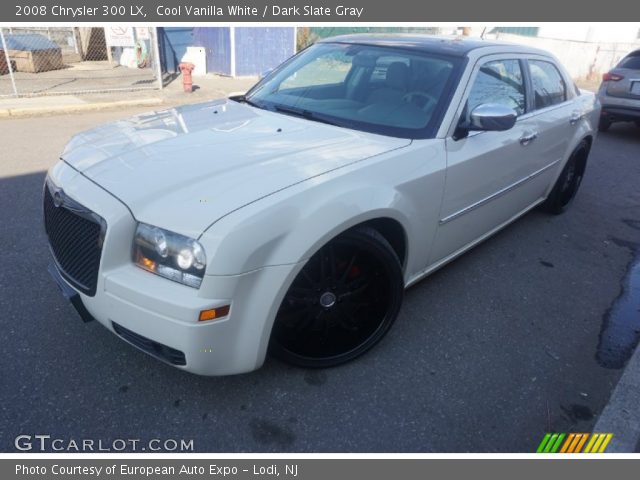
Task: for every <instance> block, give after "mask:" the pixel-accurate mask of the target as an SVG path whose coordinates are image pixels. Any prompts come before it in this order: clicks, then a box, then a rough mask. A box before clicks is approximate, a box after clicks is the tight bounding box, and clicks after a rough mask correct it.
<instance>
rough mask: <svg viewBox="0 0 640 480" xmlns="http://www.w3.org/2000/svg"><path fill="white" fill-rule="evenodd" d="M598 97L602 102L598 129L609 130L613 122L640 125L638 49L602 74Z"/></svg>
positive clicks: (639, 61) (639, 62) (639, 64)
mask: <svg viewBox="0 0 640 480" xmlns="http://www.w3.org/2000/svg"><path fill="white" fill-rule="evenodd" d="M598 98H599V99H600V103H601V104H602V115H601V117H600V131H602V132H605V131H607V130H609V127H611V125H612V124H613V123H615V122H635V124H636V125H637V126H638V127H640V50H636V51H634V52H631V53H630V54H629V55H627V56H626V57H624V58H623V59H622V60H621V61H620V63H618V65H617V66H616V68H614V69H613V70H611V71H610V72H608V73H605V74H604V75H603V76H602V84H601V85H600V90H599V91H598Z"/></svg>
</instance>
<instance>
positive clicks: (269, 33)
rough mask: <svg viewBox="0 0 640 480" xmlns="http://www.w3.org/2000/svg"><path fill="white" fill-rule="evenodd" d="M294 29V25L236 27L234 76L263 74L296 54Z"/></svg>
mask: <svg viewBox="0 0 640 480" xmlns="http://www.w3.org/2000/svg"><path fill="white" fill-rule="evenodd" d="M295 32H296V29H295V28H292V27H268V28H263V27H236V28H235V35H234V37H235V53H236V64H235V70H236V71H235V75H236V76H238V77H244V76H256V75H262V74H263V73H264V72H266V71H267V70H271V69H273V68H275V67H277V66H278V65H280V64H281V63H282V62H284V61H285V60H286V59H287V58H289V57H290V56H291V55H293V54H294V53H295V48H296V46H295V41H296V39H295Z"/></svg>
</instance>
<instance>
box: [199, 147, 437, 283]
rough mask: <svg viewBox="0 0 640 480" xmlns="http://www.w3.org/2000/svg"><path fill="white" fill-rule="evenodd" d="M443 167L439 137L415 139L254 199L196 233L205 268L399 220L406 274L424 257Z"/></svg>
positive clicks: (270, 257) (256, 262) (283, 258)
mask: <svg viewBox="0 0 640 480" xmlns="http://www.w3.org/2000/svg"><path fill="white" fill-rule="evenodd" d="M445 169H446V156H445V151H444V143H443V142H442V141H441V140H427V141H422V142H414V143H413V144H412V145H411V146H409V147H406V148H403V149H400V150H399V151H396V152H389V153H388V154H385V155H383V156H380V157H377V158H375V159H369V160H367V161H364V162H362V163H359V164H355V165H352V166H349V167H346V168H343V169H340V170H337V171H333V172H330V173H328V174H325V175H322V176H320V177H315V178H312V179H309V180H307V181H305V182H302V183H300V184H298V185H295V186H293V187H290V188H288V189H285V190H283V191H281V192H278V193H276V194H274V195H271V196H269V197H267V198H265V199H262V200H259V201H257V202H254V203H252V204H251V205H248V206H246V207H243V208H242V209H241V210H239V211H236V212H232V213H231V214H229V215H227V216H226V217H224V218H222V219H221V220H219V221H218V222H216V223H215V224H214V225H212V226H211V227H210V228H209V229H208V230H207V231H206V232H205V233H204V234H203V235H202V237H201V239H200V241H201V243H202V244H203V245H204V247H205V250H206V251H207V255H208V258H209V262H208V267H207V274H208V275H234V274H239V273H244V272H249V271H252V270H256V269H259V268H262V267H266V266H274V265H285V264H295V263H299V262H301V261H305V260H307V259H308V258H309V257H311V256H312V255H313V253H315V252H316V251H317V250H318V249H319V248H320V247H321V246H322V245H324V244H326V243H327V242H328V241H329V240H331V239H332V238H334V237H335V236H337V235H339V234H340V233H342V232H344V231H345V230H347V229H349V228H351V227H353V226H354V225H358V224H360V223H363V222H366V221H368V220H372V219H377V218H389V219H392V220H395V221H396V222H398V223H399V224H400V225H401V226H402V228H403V230H404V233H405V238H406V239H407V245H406V250H407V256H406V262H405V278H408V277H407V276H408V275H409V276H410V274H412V273H413V272H414V271H417V269H419V268H418V267H419V266H420V264H421V263H424V261H426V259H427V258H428V251H429V248H430V246H431V241H432V240H433V237H434V235H435V228H436V226H437V224H438V216H439V212H440V206H441V200H442V193H443V188H444V179H445ZM210 252H211V253H210Z"/></svg>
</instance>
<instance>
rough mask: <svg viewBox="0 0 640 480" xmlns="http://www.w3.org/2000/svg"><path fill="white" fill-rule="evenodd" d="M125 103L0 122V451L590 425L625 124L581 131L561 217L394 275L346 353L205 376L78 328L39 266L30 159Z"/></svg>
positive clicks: (506, 441)
mask: <svg viewBox="0 0 640 480" xmlns="http://www.w3.org/2000/svg"><path fill="white" fill-rule="evenodd" d="M139 111H141V109H127V110H121V111H110V112H97V113H96V112H91V113H86V114H82V115H79V114H78V115H61V116H49V117H33V118H16V119H3V120H0V140H1V143H2V152H3V153H2V157H1V160H0V247H1V248H0V253H1V257H0V258H1V261H2V266H1V267H0V312H1V313H2V317H1V319H0V339H1V342H2V360H1V362H2V373H1V376H0V451H4V452H14V451H16V449H15V445H14V439H15V437H16V436H18V435H32V436H33V435H51V437H52V438H61V439H65V440H66V441H69V440H70V439H74V440H76V441H78V440H79V441H81V440H82V439H94V440H95V441H96V442H97V441H98V440H102V441H103V442H104V444H106V445H109V444H110V442H112V441H113V440H114V439H141V441H142V442H146V441H147V440H149V439H155V438H157V439H169V438H171V439H186V440H190V439H192V440H193V446H194V449H195V451H200V452H245V451H250V452H271V451H286V452H289V451H291V452H297V451H304V452H376V451H390V452H497V451H500V452H504V451H508V452H513V451H515V452H533V451H535V449H536V447H537V445H538V444H539V442H540V440H541V439H542V437H543V435H544V434H545V433H546V432H588V431H591V429H592V428H593V426H594V425H595V422H596V420H597V418H598V415H599V414H600V412H601V411H602V410H603V408H604V407H605V405H606V404H607V402H608V400H609V397H610V395H611V392H612V391H613V389H614V387H615V386H616V384H617V382H618V379H619V378H620V376H621V374H622V372H623V369H622V368H620V367H616V368H614V367H611V365H605V366H603V364H602V362H601V361H600V360H599V357H598V356H597V354H598V346H599V343H600V335H601V331H602V329H603V328H604V326H605V325H606V324H607V321H608V319H609V316H610V314H611V313H610V312H611V311H612V310H615V309H614V308H613V307H614V305H615V303H616V300H617V299H618V297H620V296H621V295H623V293H624V290H625V281H626V279H627V278H628V276H627V272H628V270H629V268H630V267H631V265H633V262H634V258H636V257H637V255H639V254H640V229H639V226H640V208H639V206H640V188H638V185H640V181H639V180H640V161H639V158H640V129H637V128H636V127H634V126H632V125H631V124H620V125H615V126H614V127H612V129H611V130H610V132H608V133H605V134H601V135H600V136H599V138H598V140H597V142H596V144H595V145H594V148H593V151H592V154H591V157H590V159H589V165H588V168H587V173H586V177H585V179H584V182H583V184H582V188H581V191H580V192H579V194H578V197H577V199H576V200H575V202H574V204H573V206H572V208H571V209H570V210H569V211H568V212H567V213H566V214H564V215H561V216H557V217H553V216H548V215H546V214H543V213H540V212H538V211H533V212H531V213H529V214H528V215H526V216H525V217H523V218H522V219H520V220H518V221H517V222H516V223H514V224H513V225H511V226H509V227H508V228H506V229H505V230H503V231H502V232H500V233H498V234H497V235H495V236H493V237H492V238H490V239H489V240H487V241H486V242H484V243H483V244H481V245H480V246H478V247H476V248H475V249H473V250H471V251H470V252H468V253H467V254H465V255H463V256H462V257H460V258H459V259H457V260H456V261H454V262H453V263H451V264H449V265H448V266H446V267H444V268H443V269H441V270H440V271H438V272H437V273H435V274H434V275H432V276H431V277H429V278H427V279H425V280H424V281H422V282H420V283H419V284H417V285H416V286H414V287H412V288H411V289H410V290H409V291H408V292H407V294H406V299H405V302H404V306H403V308H402V311H401V314H400V317H399V319H398V321H397V323H396V324H395V326H394V328H393V329H392V331H391V332H390V333H389V335H388V336H387V338H386V339H385V340H384V341H383V342H381V343H380V344H379V345H378V346H377V347H376V348H375V349H374V350H372V351H371V352H370V353H368V354H367V355H365V356H364V357H362V358H360V359H359V360H357V361H354V362H352V363H350V364H348V365H345V366H342V367H339V368H334V369H329V370H313V371H312V370H304V369H299V368H294V367H290V366H287V365H285V364H282V363H280V362H278V361H276V360H268V361H267V363H266V364H265V366H264V367H263V368H262V369H260V370H258V371H256V372H253V373H250V374H246V375H240V376H234V377H222V378H206V377H197V376H194V375H191V374H188V373H184V372H182V371H179V370H177V369H174V368H172V367H169V366H167V365H165V364H163V363H160V362H159V361H157V360H154V359H153V358H150V357H148V356H147V355H145V354H144V353H141V352H139V351H137V350H135V349H134V348H132V347H130V346H129V345H127V344H126V343H124V342H123V341H121V340H120V339H118V338H117V337H116V336H114V335H113V334H111V333H110V332H109V331H107V330H106V329H105V328H103V327H102V326H101V325H100V324H98V323H97V322H92V323H89V324H83V323H82V322H81V321H80V320H79V319H78V318H77V316H76V314H75V312H74V311H73V309H72V308H71V306H70V305H68V304H67V303H66V301H65V300H64V299H63V298H62V297H61V295H60V293H59V291H58V289H57V288H56V286H55V285H54V283H53V282H52V280H51V279H50V278H49V275H48V273H47V270H46V267H47V265H48V263H49V261H50V259H49V252H48V249H47V243H46V239H45V234H44V231H43V227H42V215H41V190H42V183H43V180H44V175H45V171H46V169H47V168H49V167H50V166H51V165H53V164H54V163H55V162H56V160H57V158H58V156H59V154H60V152H61V151H62V148H63V146H64V144H65V143H66V142H67V141H68V139H69V138H70V137H71V135H72V134H74V133H75V132H78V131H80V130H84V129H87V128H90V127H92V126H94V125H98V124H100V123H103V122H105V121H108V120H113V119H117V118H122V117H126V116H129V115H131V114H134V113H137V112H139ZM636 261H637V260H636ZM613 433H614V435H615V432H613Z"/></svg>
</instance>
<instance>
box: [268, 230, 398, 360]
mask: <svg viewBox="0 0 640 480" xmlns="http://www.w3.org/2000/svg"><path fill="white" fill-rule="evenodd" d="M403 291H404V284H403V276H402V269H401V266H400V261H399V260H398V257H397V256H396V254H395V252H394V251H393V249H392V247H391V245H389V243H388V242H387V241H386V239H385V238H384V237H383V236H382V235H380V233H379V232H378V231H376V230H374V229H372V228H369V227H359V228H355V229H352V230H349V231H347V232H345V233H343V234H342V235H340V236H338V237H337V238H335V239H334V240H332V241H331V242H329V243H328V244H327V245H325V246H324V247H322V248H321V249H320V250H319V251H318V252H317V253H316V254H315V255H313V257H311V258H310V259H309V261H308V262H307V263H306V265H305V266H304V267H303V268H302V270H301V271H300V273H299V274H298V275H297V276H296V278H295V280H294V281H293V283H292V285H291V286H290V288H289V290H288V292H287V294H286V295H285V297H284V299H283V301H282V304H281V306H280V309H279V311H278V314H277V317H276V320H275V324H274V327H273V332H272V335H271V353H272V354H273V355H274V356H276V357H278V358H280V359H281V360H284V361H286V362H288V363H292V364H294V365H298V366H302V367H310V368H324V367H332V366H335V365H340V364H342V363H345V362H348V361H350V360H352V359H354V358H356V357H358V356H360V355H362V354H363V353H365V352H366V351H367V350H369V349H370V348H371V347H373V346H374V345H375V344H376V343H378V342H379V341H380V340H381V339H382V338H383V337H384V335H385V334H386V333H387V332H388V331H389V328H390V327H391V325H392V324H393V322H394V321H395V319H396V317H397V316H398V312H399V310H400V305H401V303H402V296H403Z"/></svg>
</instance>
